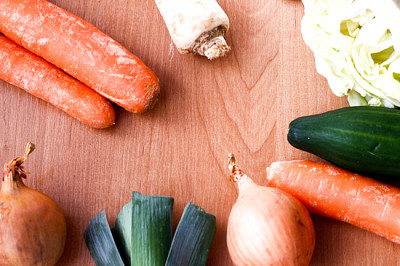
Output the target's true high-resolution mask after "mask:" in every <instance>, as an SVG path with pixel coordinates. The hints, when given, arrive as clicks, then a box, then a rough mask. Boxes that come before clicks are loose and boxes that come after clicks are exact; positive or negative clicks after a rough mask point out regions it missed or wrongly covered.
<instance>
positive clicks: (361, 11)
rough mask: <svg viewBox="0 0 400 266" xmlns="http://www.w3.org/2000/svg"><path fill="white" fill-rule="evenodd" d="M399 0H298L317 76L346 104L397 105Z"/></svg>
mask: <svg viewBox="0 0 400 266" xmlns="http://www.w3.org/2000/svg"><path fill="white" fill-rule="evenodd" d="M396 1H399V0H303V4H304V11H305V15H304V17H303V19H302V22H301V32H302V35H303V39H304V41H305V43H306V44H307V45H308V46H309V47H310V48H311V50H312V51H313V52H314V56H315V63H316V68H317V72H318V73H319V74H321V75H323V76H324V77H325V78H326V79H327V80H328V83H329V87H330V88H331V90H332V91H333V93H334V94H335V95H337V96H347V99H348V101H349V104H350V105H351V106H354V105H374V106H386V107H398V106H400V8H399V6H398V4H396Z"/></svg>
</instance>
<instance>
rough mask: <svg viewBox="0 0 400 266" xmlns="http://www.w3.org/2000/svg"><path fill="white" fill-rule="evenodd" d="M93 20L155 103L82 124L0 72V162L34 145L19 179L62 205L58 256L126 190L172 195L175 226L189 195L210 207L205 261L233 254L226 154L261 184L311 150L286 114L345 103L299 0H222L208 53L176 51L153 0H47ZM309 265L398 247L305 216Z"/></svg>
mask: <svg viewBox="0 0 400 266" xmlns="http://www.w3.org/2000/svg"><path fill="white" fill-rule="evenodd" d="M51 2H53V3H55V4H57V5H59V6H61V7H63V8H65V9H67V10H68V11H70V12H72V13H74V14H76V15H78V16H80V17H82V18H84V19H85V20H87V21H89V22H91V23H92V24H94V25H95V26H97V27H98V28H100V29H101V30H103V31H104V32H106V33H107V34H109V35H110V36H111V37H113V38H115V39H116V40H117V41H118V42H120V43H121V44H123V45H124V46H125V47H127V48H128V49H129V50H130V51H132V52H133V53H134V54H136V55H137V56H138V57H139V58H141V59H142V60H143V61H144V62H145V63H146V64H147V65H148V66H149V67H151V68H152V69H153V70H154V71H155V73H156V74H157V75H158V76H159V78H160V84H161V88H162V96H161V101H160V103H159V104H158V105H157V106H156V108H155V109H154V110H152V111H150V112H148V113H145V114H143V115H134V114H131V113H128V112H126V111H124V110H122V109H121V108H119V107H115V108H116V115H117V121H116V123H117V124H116V126H114V127H113V128H110V129H106V130H96V129H91V128H89V127H87V126H85V125H82V124H81V123H79V122H78V121H76V120H75V119H73V118H71V117H69V116H68V115H66V114H64V113H63V112H62V111H60V110H58V109H56V108H54V107H53V106H51V105H49V104H47V103H45V102H43V101H41V100H38V99H36V98H34V97H32V96H30V95H29V94H27V93H25V92H24V91H22V90H20V89H18V88H16V87H14V86H11V85H9V84H7V83H5V82H2V81H0V102H1V105H0V150H1V153H0V161H1V162H4V163H6V162H8V161H9V160H10V159H11V158H13V157H15V156H17V155H20V154H22V153H23V150H24V147H25V144H26V142H28V141H32V142H33V143H35V144H36V146H37V149H36V151H35V152H34V153H33V154H32V156H31V157H30V158H29V160H28V161H27V162H26V169H28V170H29V172H30V173H31V174H30V176H29V177H28V180H27V184H28V185H30V186H32V187H34V188H36V189H39V190H41V191H43V192H44V193H46V194H48V195H49V196H51V197H52V198H54V199H55V200H56V201H57V202H58V203H59V205H60V206H61V208H62V209H63V210H64V211H65V214H66V217H67V223H68V240H67V246H66V249H65V253H64V255H63V257H62V259H61V261H60V263H59V265H93V264H94V263H93V261H92V259H91V257H90V254H89V252H88V250H87V248H86V246H85V243H84V240H83V231H84V230H85V228H86V226H87V225H88V223H89V221H90V219H91V218H92V217H93V216H95V215H96V214H97V213H99V212H100V211H101V210H103V209H105V210H106V212H107V216H108V219H109V222H110V224H111V225H112V224H113V223H114V221H115V218H116V216H117V214H118V212H119V210H120V208H121V207H122V206H123V205H124V204H125V203H127V202H128V201H129V200H130V195H131V191H140V192H142V193H147V194H157V195H168V196H172V197H174V198H175V206H174V221H173V223H174V226H176V225H177V223H178V221H179V217H180V215H181V213H182V211H183V208H184V206H185V204H186V203H187V202H188V201H189V200H192V201H193V202H194V203H196V204H198V205H200V206H202V207H204V208H205V209H206V210H207V211H208V212H211V213H213V214H215V215H216V217H217V234H216V238H215V241H214V244H213V247H212V250H211V253H210V257H209V261H208V264H209V265H231V261H230V259H229V254H228V251H227V248H226V241H225V234H226V224H227V219H228V215H229V211H230V208H231V207H232V205H233V204H234V202H235V199H236V196H237V193H236V191H235V189H234V186H233V185H232V184H231V183H230V182H229V181H228V169H227V154H228V153H229V152H234V153H235V155H236V157H237V160H238V164H239V165H240V166H241V167H242V168H243V169H244V170H245V171H246V172H247V174H248V175H250V176H252V177H253V178H254V180H255V181H256V182H258V183H259V184H266V181H265V168H266V167H267V166H268V165H269V164H270V163H271V162H273V161H278V160H290V159H314V160H319V159H318V158H316V157H314V156H311V155H309V154H306V153H304V152H300V151H298V150H295V149H293V148H292V147H291V146H290V145H289V144H288V143H287V141H286V133H287V127H288V124H289V122H290V121H291V120H293V119H294V118H296V117H298V116H301V115H308V114H315V113H319V112H323V111H327V110H331V109H335V108H339V107H342V106H346V105H347V102H346V100H345V99H342V98H337V97H335V96H334V95H333V93H331V92H330V90H329V88H328V85H327V82H326V81H325V80H324V79H323V78H322V77H321V76H319V75H318V74H317V73H316V71H315V65H314V58H313V55H312V53H311V51H310V50H309V49H308V48H307V47H306V46H305V44H304V42H303V41H302V38H301V33H300V21H301V18H302V16H303V6H302V4H301V2H300V1H298V0H297V1H296V0H275V1H272V0H271V1H267V0H263V1H262V0H237V1H229V0H219V3H220V4H221V6H222V7H223V9H224V10H225V11H226V13H227V14H228V16H229V17H230V22H231V30H230V32H229V33H228V36H227V40H228V42H229V43H230V44H232V47H233V49H232V51H231V53H230V54H229V55H228V56H227V57H226V58H223V59H220V60H216V61H212V62H210V61H208V60H206V59H204V58H201V57H198V56H190V55H180V54H178V52H177V51H176V49H175V47H174V46H173V44H172V43H171V39H170V37H169V35H168V32H167V29H166V27H165V25H164V23H163V21H162V18H161V16H160V15H159V13H158V10H157V8H156V6H155V4H154V2H153V1H152V0H148V1H143V0H75V1H68V0H52V1H51ZM313 221H314V223H315V227H316V233H317V243H316V248H315V253H314V256H313V259H312V263H311V264H312V265H400V264H399V263H398V257H399V255H400V247H399V246H398V245H395V244H393V243H391V242H389V241H387V240H385V239H383V238H381V237H378V236H375V235H374V234H372V233H369V232H366V231H363V230H361V229H358V228H355V227H353V226H350V225H348V224H344V223H340V222H337V221H333V220H330V219H327V218H323V217H319V216H315V215H314V216H313Z"/></svg>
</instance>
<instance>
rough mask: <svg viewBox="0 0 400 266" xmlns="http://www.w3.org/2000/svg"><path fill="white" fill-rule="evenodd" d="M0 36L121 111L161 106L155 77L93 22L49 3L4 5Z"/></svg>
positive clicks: (14, 0) (32, 0)
mask: <svg viewBox="0 0 400 266" xmlns="http://www.w3.org/2000/svg"><path fill="white" fill-rule="evenodd" d="M0 32H2V33H3V34H4V35H6V36H7V37H8V38H10V39H11V40H13V41H15V42H16V43H17V44H19V45H21V46H23V47H25V48H26V49H27V50H29V51H31V52H33V53H34V54H36V55H38V56H40V57H42V58H44V59H45V60H47V61H48V62H50V63H52V64H53V65H55V66H57V67H59V68H61V69H63V70H64V71H65V72H67V73H68V74H70V75H71V76H73V77H75V78H76V79H78V80H80V81H81V82H83V83H84V84H86V85H87V86H89V87H90V88H92V89H94V90H95V91H97V92H98V93H99V94H101V95H103V96H104V97H106V98H108V99H109V100H110V101H112V102H115V103H116V104H118V105H120V106H122V107H123V108H125V109H127V110H129V111H132V112H135V113H141V112H144V111H146V110H147V109H149V108H151V107H152V106H153V104H154V103H155V102H156V101H157V99H158V96H159V92H160V87H159V84H158V78H157V76H156V75H155V74H154V73H153V72H152V71H151V70H150V69H149V68H148V67H147V66H145V65H144V63H143V62H142V61H140V60H139V59H138V58H137V57H136V56H135V55H133V54H132V53H130V52H129V51H128V50H127V49H125V48H124V47H122V46H121V45H120V44H118V43H117V42H116V41H115V40H113V39H112V38H111V37H109V36H107V35H106V34H104V33H103V32H101V31H100V30H99V29H97V28H96V27H94V26H93V25H91V24H90V23H88V22H86V21H84V20H82V19H80V18H78V17H76V16H75V15H73V14H71V13H69V12H67V11H65V10H64V9H62V8H60V7H58V6H56V5H54V4H52V3H49V2H47V1H45V0H1V1H0Z"/></svg>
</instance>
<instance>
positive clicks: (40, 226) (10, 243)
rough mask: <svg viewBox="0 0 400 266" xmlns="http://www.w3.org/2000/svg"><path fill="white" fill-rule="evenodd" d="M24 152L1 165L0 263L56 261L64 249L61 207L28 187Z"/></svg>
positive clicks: (30, 263)
mask: <svg viewBox="0 0 400 266" xmlns="http://www.w3.org/2000/svg"><path fill="white" fill-rule="evenodd" d="M34 149H35V145H34V144H32V143H28V145H27V147H26V151H25V154H24V156H22V157H17V158H15V159H13V160H11V161H10V162H9V163H8V164H6V165H5V166H4V174H3V182H2V185H1V191H0V265H21V266H23V265H55V264H56V262H57V261H58V260H59V258H60V257H61V255H62V254H63V251H64V246H65V240H66V232H67V226H66V221H65V217H64V213H63V211H62V210H61V209H60V207H59V206H58V205H57V204H56V202H54V200H52V199H51V198H49V197H48V196H46V195H45V194H43V193H41V192H39V191H36V190H34V189H31V188H29V187H27V186H26V185H25V184H24V182H23V181H22V180H23V179H24V178H26V177H27V176H26V173H25V171H24V167H23V166H22V164H23V163H24V162H25V161H26V159H27V158H28V156H29V154H30V153H31V152H32V151H33V150H34Z"/></svg>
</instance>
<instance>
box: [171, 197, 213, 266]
mask: <svg viewBox="0 0 400 266" xmlns="http://www.w3.org/2000/svg"><path fill="white" fill-rule="evenodd" d="M215 232H216V219H215V216H214V215H212V214H209V213H207V212H205V211H204V209H202V208H200V207H198V206H196V205H195V204H193V203H191V202H189V204H188V205H186V207H185V210H184V211H183V214H182V218H181V220H180V221H179V224H178V227H177V229H176V232H175V236H174V239H173V240H172V244H171V248H170V250H169V254H168V259H167V262H166V264H165V265H168V266H173V265H185V266H192V265H193V266H197V265H199V266H200V265H205V264H206V262H207V259H208V254H209V252H210V248H211V244H212V242H213V240H214V236H215Z"/></svg>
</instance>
